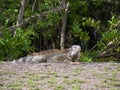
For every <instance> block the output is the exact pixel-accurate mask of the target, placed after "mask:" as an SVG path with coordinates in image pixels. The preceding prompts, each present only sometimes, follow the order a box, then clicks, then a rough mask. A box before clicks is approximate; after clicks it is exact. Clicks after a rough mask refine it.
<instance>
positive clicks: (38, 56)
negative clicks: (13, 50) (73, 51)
mask: <svg viewBox="0 0 120 90" xmlns="http://www.w3.org/2000/svg"><path fill="white" fill-rule="evenodd" d="M68 52H69V49H65V50H63V51H61V50H60V49H52V50H45V51H41V52H37V53H31V54H28V55H27V56H25V57H22V58H19V59H17V60H14V61H13V62H36V63H42V62H47V59H48V58H50V57H53V56H55V55H59V54H63V53H68Z"/></svg>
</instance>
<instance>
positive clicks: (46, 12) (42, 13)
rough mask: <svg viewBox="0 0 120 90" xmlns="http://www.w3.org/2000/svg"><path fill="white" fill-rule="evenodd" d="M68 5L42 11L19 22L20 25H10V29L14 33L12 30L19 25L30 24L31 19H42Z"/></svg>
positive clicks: (0, 33)
mask: <svg viewBox="0 0 120 90" xmlns="http://www.w3.org/2000/svg"><path fill="white" fill-rule="evenodd" d="M66 7H67V6H63V7H58V8H55V9H52V10H51V11H45V12H41V13H40V14H36V15H33V16H31V17H30V18H27V19H25V20H23V22H22V23H21V24H19V25H18V26H16V25H14V26H11V27H9V28H8V29H9V30H10V32H11V33H12V32H14V31H15V29H16V28H18V27H24V26H25V25H26V24H28V22H29V21H32V20H37V19H40V18H41V17H43V16H46V14H48V13H55V12H59V11H61V10H64V9H66ZM1 35H2V32H0V36H1Z"/></svg>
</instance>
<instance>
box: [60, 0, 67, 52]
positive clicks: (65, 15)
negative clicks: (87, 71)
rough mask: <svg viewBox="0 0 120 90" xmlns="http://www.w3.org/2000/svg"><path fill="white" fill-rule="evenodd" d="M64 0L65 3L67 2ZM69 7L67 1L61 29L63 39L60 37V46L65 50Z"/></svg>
mask: <svg viewBox="0 0 120 90" xmlns="http://www.w3.org/2000/svg"><path fill="white" fill-rule="evenodd" d="M65 1H66V0H64V4H65ZM68 7H69V3H67V7H66V9H65V13H64V16H63V20H62V22H63V24H62V29H61V39H60V48H61V50H64V41H65V29H66V24H67V16H68Z"/></svg>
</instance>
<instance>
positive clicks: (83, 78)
mask: <svg viewBox="0 0 120 90" xmlns="http://www.w3.org/2000/svg"><path fill="white" fill-rule="evenodd" d="M0 90H120V63H112V62H111V63H110V62H109V63H108V62H105V63H80V64H67V63H8V62H4V63H0Z"/></svg>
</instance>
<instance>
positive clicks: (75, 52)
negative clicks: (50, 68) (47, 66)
mask: <svg viewBox="0 0 120 90" xmlns="http://www.w3.org/2000/svg"><path fill="white" fill-rule="evenodd" d="M80 51H81V47H80V46H78V45H73V46H72V47H71V50H70V51H69V52H68V53H64V54H59V55H55V56H53V57H50V58H49V59H47V62H68V63H70V62H79V59H80Z"/></svg>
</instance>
